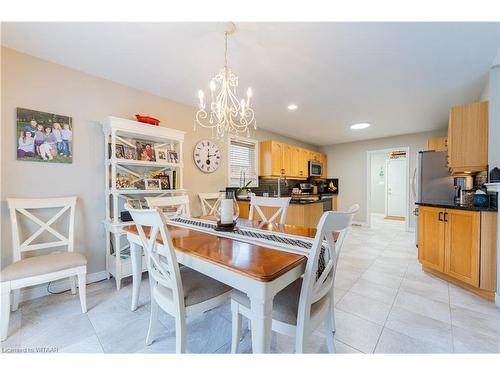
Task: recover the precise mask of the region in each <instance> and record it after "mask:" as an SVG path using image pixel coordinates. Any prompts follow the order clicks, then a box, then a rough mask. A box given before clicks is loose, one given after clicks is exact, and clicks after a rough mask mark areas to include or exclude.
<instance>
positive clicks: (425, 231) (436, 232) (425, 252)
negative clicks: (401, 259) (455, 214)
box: [418, 207, 445, 272]
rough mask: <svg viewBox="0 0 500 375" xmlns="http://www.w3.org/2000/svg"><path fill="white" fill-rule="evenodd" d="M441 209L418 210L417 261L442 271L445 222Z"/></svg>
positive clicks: (422, 208)
mask: <svg viewBox="0 0 500 375" xmlns="http://www.w3.org/2000/svg"><path fill="white" fill-rule="evenodd" d="M443 216H444V213H443V209H442V208H434V207H419V208H418V260H419V261H420V263H421V264H422V265H423V266H426V267H428V268H432V269H434V270H436V271H440V272H443V271H444V249H445V227H444V224H445V222H444V221H442V217H443Z"/></svg>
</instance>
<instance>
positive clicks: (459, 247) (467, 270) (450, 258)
mask: <svg viewBox="0 0 500 375" xmlns="http://www.w3.org/2000/svg"><path fill="white" fill-rule="evenodd" d="M480 215H481V213H480V212H476V211H464V210H448V209H447V210H445V212H444V215H443V216H444V218H443V220H444V221H443V222H444V223H445V227H446V231H445V250H444V272H445V273H446V274H447V275H450V276H452V277H454V278H456V279H458V280H461V281H463V282H464V283H467V284H470V285H473V286H475V287H477V288H478V287H479V256H480V246H481V238H480V232H481V218H480Z"/></svg>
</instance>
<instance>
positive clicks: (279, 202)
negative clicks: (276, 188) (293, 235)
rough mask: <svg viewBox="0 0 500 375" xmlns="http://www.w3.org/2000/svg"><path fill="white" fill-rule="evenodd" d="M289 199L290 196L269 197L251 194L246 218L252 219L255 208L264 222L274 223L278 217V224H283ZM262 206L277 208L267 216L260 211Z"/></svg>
mask: <svg viewBox="0 0 500 375" xmlns="http://www.w3.org/2000/svg"><path fill="white" fill-rule="evenodd" d="M290 199H291V198H290V197H288V198H269V197H257V196H252V197H251V198H250V212H249V213H248V218H249V219H250V220H253V217H254V210H255V211H257V213H258V214H259V216H260V217H261V220H262V221H263V222H265V223H274V221H275V220H277V219H278V217H279V224H285V221H286V212H287V210H288V205H289V204H290ZM262 207H271V208H277V210H276V212H274V214H272V215H271V216H270V217H269V218H267V217H266V215H264V213H263V212H262ZM280 215H281V216H280Z"/></svg>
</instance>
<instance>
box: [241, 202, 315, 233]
mask: <svg viewBox="0 0 500 375" xmlns="http://www.w3.org/2000/svg"><path fill="white" fill-rule="evenodd" d="M238 207H239V209H240V217H241V218H242V219H248V214H249V207H250V202H249V201H238ZM261 209H262V213H263V214H264V215H266V217H268V218H269V217H271V216H272V215H273V214H274V213H275V212H276V210H277V209H276V208H271V207H261ZM322 215H323V202H318V203H309V204H290V205H289V206H288V210H287V213H286V221H285V224H289V225H302V226H305V227H308V228H316V226H317V225H318V223H319V219H320V218H321V216H322ZM254 220H261V219H260V217H259V214H258V213H257V212H256V211H254Z"/></svg>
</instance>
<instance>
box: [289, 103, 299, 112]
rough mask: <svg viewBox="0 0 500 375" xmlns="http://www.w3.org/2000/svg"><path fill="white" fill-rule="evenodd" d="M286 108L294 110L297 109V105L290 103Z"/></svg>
mask: <svg viewBox="0 0 500 375" xmlns="http://www.w3.org/2000/svg"><path fill="white" fill-rule="evenodd" d="M288 109H289V110H290V111H295V110H296V109H297V106H296V105H295V104H290V105H289V106H288Z"/></svg>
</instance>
